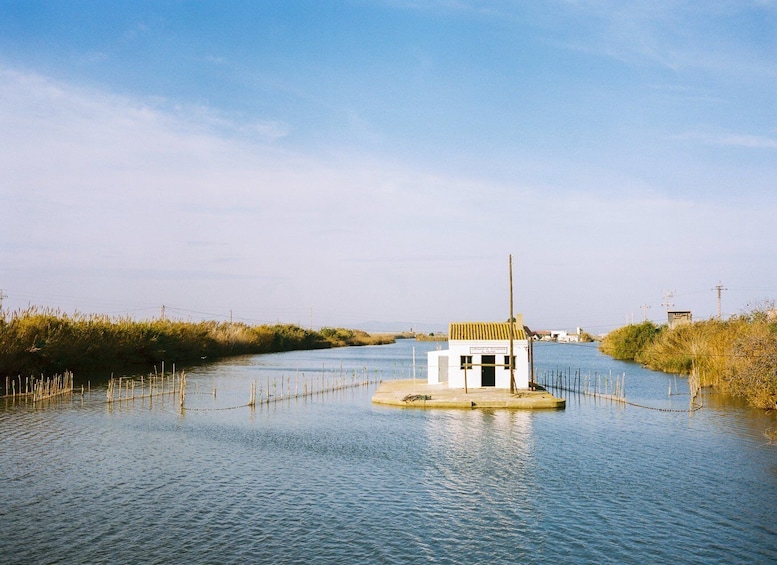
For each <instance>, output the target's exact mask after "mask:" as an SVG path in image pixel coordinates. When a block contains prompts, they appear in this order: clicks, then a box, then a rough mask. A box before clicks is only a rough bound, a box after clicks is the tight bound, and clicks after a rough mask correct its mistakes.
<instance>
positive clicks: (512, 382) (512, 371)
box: [510, 254, 515, 394]
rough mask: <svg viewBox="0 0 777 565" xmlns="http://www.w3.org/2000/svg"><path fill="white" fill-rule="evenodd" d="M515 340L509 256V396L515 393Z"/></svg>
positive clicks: (511, 268) (511, 262)
mask: <svg viewBox="0 0 777 565" xmlns="http://www.w3.org/2000/svg"><path fill="white" fill-rule="evenodd" d="M514 339H515V315H514V314H513V256H512V254H511V255H510V394H513V393H514V392H515V361H514V359H515V357H514V356H513V340H514Z"/></svg>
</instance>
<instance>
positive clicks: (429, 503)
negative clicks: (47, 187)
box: [0, 341, 777, 563]
mask: <svg viewBox="0 0 777 565" xmlns="http://www.w3.org/2000/svg"><path fill="white" fill-rule="evenodd" d="M413 347H415V349H416V354H417V358H418V376H419V378H421V376H422V370H421V368H422V367H424V366H425V351H426V350H428V349H429V348H433V347H435V344H424V343H415V342H412V341H402V342H399V343H397V344H396V345H391V346H381V347H368V348H349V349H339V350H330V351H315V352H295V353H286V354H279V355H267V356H251V357H241V358H237V359H231V360H228V361H224V362H221V363H217V364H213V365H209V366H205V367H200V368H197V369H195V370H192V371H190V372H189V377H188V390H189V394H188V395H187V399H186V403H187V406H189V408H190V409H189V410H187V411H186V412H185V413H184V414H183V415H182V414H181V413H180V411H179V410H178V409H177V407H176V405H175V402H174V401H173V400H172V399H170V398H168V399H164V400H162V399H158V398H157V399H154V401H153V403H149V402H148V401H145V402H143V401H135V402H134V403H133V404H124V405H121V406H119V405H111V406H109V405H107V404H106V403H105V392H104V389H103V390H95V388H94V387H93V391H92V394H91V396H90V395H86V397H84V398H81V397H80V396H79V397H77V398H76V399H75V400H69V401H63V402H56V403H52V404H50V405H49V406H46V407H32V406H31V405H24V404H22V405H19V404H16V405H13V404H10V403H5V404H0V478H1V479H2V485H1V486H0V524H2V531H1V532H0V561H2V562H3V563H130V562H143V563H263V562H268V563H269V562H272V563H310V562H326V563H335V562H336V563H361V562H370V563H408V562H413V563H415V562H429V563H499V562H514V563H558V562H580V563H591V562H594V563H637V562H638V563H667V562H678V563H774V562H777V524H776V523H775V515H777V512H776V510H775V509H776V508H777V446H774V445H770V444H768V442H767V440H766V439H765V437H764V436H763V431H764V430H765V429H767V428H770V427H775V426H777V422H776V421H775V420H774V419H773V418H772V417H770V416H768V415H764V414H761V413H759V412H755V411H751V410H748V409H747V408H745V407H742V406H737V405H733V404H730V403H726V402H725V401H722V400H721V399H718V398H715V397H712V396H707V397H706V398H705V408H704V409H703V410H701V411H698V412H695V413H693V414H688V413H683V412H663V411H657V410H649V409H645V408H636V407H632V406H627V407H623V406H618V405H613V404H609V403H603V402H596V401H593V400H591V399H589V398H579V397H574V396H567V398H568V401H567V409H566V410H564V411H548V412H536V413H531V412H508V411H499V410H495V411H443V410H441V411H422V410H416V409H406V410H405V409H397V408H390V407H379V406H373V405H372V404H371V403H370V397H371V395H372V393H373V392H374V386H370V387H361V388H352V389H347V390H343V391H339V392H336V393H330V394H328V395H320V396H316V397H313V398H305V399H296V400H286V401H282V402H277V403H274V404H270V405H264V406H257V407H256V408H255V409H253V410H252V409H250V408H248V407H242V408H233V407H236V406H239V405H243V404H245V403H246V402H247V401H248V397H249V389H250V384H251V383H252V382H255V381H258V382H259V383H261V382H262V381H263V380H265V379H266V378H267V376H268V375H270V376H273V375H274V376H277V375H279V374H283V375H285V376H287V379H288V380H287V383H292V382H294V379H297V380H299V379H300V378H301V377H302V376H303V375H304V376H305V377H307V378H310V377H311V376H312V375H315V374H316V373H317V372H318V373H320V372H322V371H325V372H326V371H338V372H339V371H342V373H343V374H349V373H350V374H354V373H356V374H364V373H365V372H366V373H368V374H371V375H376V374H380V375H381V376H382V377H383V378H407V377H410V376H412V372H413V366H412V351H413V349H412V348H413ZM535 355H536V358H537V367H538V371H542V370H546V369H566V368H571V369H572V370H576V369H581V370H582V371H583V372H584V373H586V372H590V373H597V374H601V375H605V374H606V375H610V374H613V375H622V374H623V373H624V372H625V373H626V394H627V396H628V398H629V400H634V401H639V402H640V403H642V404H645V405H649V406H653V407H656V408H672V409H683V408H686V407H687V406H688V396H687V394H686V395H682V394H681V395H677V396H672V397H668V388H669V385H670V384H671V385H672V387H673V391H675V392H680V393H682V392H687V389H686V388H684V387H685V382H684V381H683V380H681V379H676V380H677V387H676V388H675V384H674V383H675V378H674V377H671V376H668V375H663V374H659V373H653V372H650V371H645V370H643V369H641V368H640V367H638V366H636V365H633V364H625V363H620V362H615V361H612V360H610V359H609V358H606V357H604V356H602V355H600V354H599V353H598V352H597V351H596V349H595V348H592V347H589V346H574V345H539V346H538V347H537V348H536V350H535ZM287 386H293V385H287ZM214 388H215V389H216V391H217V394H216V397H215V398H214V396H213V394H212V391H213V389H214ZM678 389H679V390H678Z"/></svg>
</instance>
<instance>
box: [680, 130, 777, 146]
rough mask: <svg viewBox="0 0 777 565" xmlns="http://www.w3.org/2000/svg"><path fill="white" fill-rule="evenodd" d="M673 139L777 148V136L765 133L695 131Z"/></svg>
mask: <svg viewBox="0 0 777 565" xmlns="http://www.w3.org/2000/svg"><path fill="white" fill-rule="evenodd" d="M673 139H678V140H681V141H692V142H697V143H702V144H705V145H717V146H725V147H741V148H744V149H777V138H775V137H768V136H763V135H752V134H736V133H711V132H699V131H693V132H687V133H683V134H679V135H676V136H674V137H673Z"/></svg>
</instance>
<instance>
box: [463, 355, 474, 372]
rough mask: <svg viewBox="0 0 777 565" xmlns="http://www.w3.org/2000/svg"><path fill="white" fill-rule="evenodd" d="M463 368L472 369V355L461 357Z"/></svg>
mask: <svg viewBox="0 0 777 565" xmlns="http://www.w3.org/2000/svg"><path fill="white" fill-rule="evenodd" d="M461 368H462V369H471V368H472V355H462V356H461Z"/></svg>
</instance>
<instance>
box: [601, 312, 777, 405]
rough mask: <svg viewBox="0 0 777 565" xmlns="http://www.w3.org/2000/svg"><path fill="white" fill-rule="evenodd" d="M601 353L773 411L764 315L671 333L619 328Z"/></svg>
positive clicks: (772, 333)
mask: <svg viewBox="0 0 777 565" xmlns="http://www.w3.org/2000/svg"><path fill="white" fill-rule="evenodd" d="M648 325H649V326H651V327H648ZM600 349H601V351H602V352H603V353H606V354H608V355H610V356H612V357H615V358H616V359H626V360H632V361H636V362H638V363H642V364H643V365H645V366H647V367H649V368H651V369H654V370H658V371H664V372H668V373H678V374H682V375H688V374H691V373H692V372H694V373H695V374H697V375H698V377H699V383H700V385H701V386H702V387H705V386H707V387H708V386H711V387H715V389H716V390H719V391H721V392H725V393H727V394H731V395H734V396H738V397H741V398H744V399H746V400H747V401H748V403H749V404H750V405H752V406H755V407H758V408H763V409H775V408H776V407H777V322H775V321H774V319H772V318H771V317H770V316H769V315H767V311H761V310H755V311H753V312H750V313H747V314H742V315H740V316H735V317H732V318H731V319H729V320H717V319H713V320H706V321H702V322H695V323H693V324H688V325H682V326H679V327H677V328H674V329H671V330H670V329H668V328H667V327H666V326H661V327H657V326H655V325H653V324H652V323H651V322H646V323H645V324H640V325H639V326H635V325H629V326H624V327H623V328H619V329H617V330H615V331H613V332H611V333H610V334H608V335H607V336H606V337H605V338H604V340H603V341H602V343H601V345H600Z"/></svg>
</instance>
